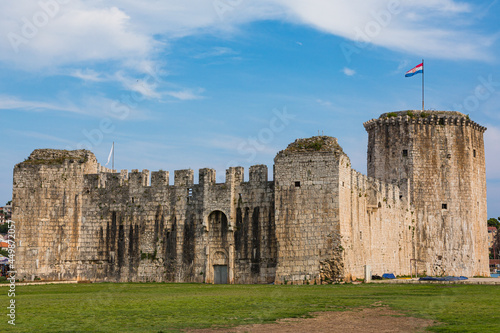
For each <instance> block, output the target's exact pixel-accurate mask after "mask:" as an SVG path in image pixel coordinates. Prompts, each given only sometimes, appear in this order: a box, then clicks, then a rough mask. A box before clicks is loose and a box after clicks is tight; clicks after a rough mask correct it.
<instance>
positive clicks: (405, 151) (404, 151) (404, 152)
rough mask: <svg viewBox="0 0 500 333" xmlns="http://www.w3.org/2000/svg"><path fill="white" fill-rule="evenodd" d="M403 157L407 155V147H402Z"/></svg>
mask: <svg viewBox="0 0 500 333" xmlns="http://www.w3.org/2000/svg"><path fill="white" fill-rule="evenodd" d="M403 157H408V149H403Z"/></svg>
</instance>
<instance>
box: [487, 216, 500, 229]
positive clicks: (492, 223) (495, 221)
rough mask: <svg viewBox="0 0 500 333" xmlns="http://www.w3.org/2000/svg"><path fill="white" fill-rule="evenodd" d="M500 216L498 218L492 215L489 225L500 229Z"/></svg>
mask: <svg viewBox="0 0 500 333" xmlns="http://www.w3.org/2000/svg"><path fill="white" fill-rule="evenodd" d="M499 220H500V217H499V218H498V219H496V218H494V217H492V218H490V219H488V227H496V228H497V229H500V221H499Z"/></svg>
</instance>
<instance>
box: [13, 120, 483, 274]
mask: <svg viewBox="0 0 500 333" xmlns="http://www.w3.org/2000/svg"><path fill="white" fill-rule="evenodd" d="M364 127H365V129H366V130H367V132H368V154H367V165H368V168H367V170H368V176H365V175H363V174H361V173H359V172H357V171H355V170H354V169H352V168H351V162H350V160H349V157H348V156H347V155H346V154H345V153H344V152H343V150H342V148H341V146H340V145H339V144H338V142H337V139H335V138H332V137H326V136H318V137H312V138H309V139H298V140H296V141H295V142H293V143H291V144H290V145H289V146H288V147H287V148H286V149H285V150H283V151H280V152H279V153H278V154H277V156H276V158H275V160H274V163H275V164H274V180H273V181H269V180H268V169H267V167H266V166H264V165H256V166H252V167H250V170H249V179H248V180H245V179H244V170H243V168H241V167H234V168H229V169H228V170H227V171H226V181H225V183H221V184H218V183H216V182H215V179H216V177H215V170H213V169H201V170H200V171H199V181H198V184H195V182H194V172H193V170H178V171H175V174H174V182H173V185H170V181H169V172H167V171H157V172H152V173H151V175H150V173H149V171H148V170H143V171H142V172H139V171H137V170H132V172H131V173H128V172H127V170H122V171H121V172H120V173H116V172H113V170H109V169H105V168H103V167H102V166H100V165H99V164H98V163H97V160H96V158H95V156H94V154H93V153H91V152H90V151H86V150H76V151H62V150H51V149H37V150H35V151H34V152H33V153H32V154H31V155H30V156H29V158H28V159H26V160H25V161H24V162H22V163H19V164H17V165H16V166H15V168H14V183H13V207H14V215H13V220H14V221H16V237H17V251H16V257H17V272H18V276H20V277H21V278H25V279H27V280H33V279H42V280H90V281H171V282H205V283H273V282H274V283H276V284H286V283H288V284H290V283H293V284H307V283H309V284H314V283H318V284H319V283H332V282H337V281H342V280H347V281H349V280H353V279H356V278H363V276H364V268H365V265H368V266H370V268H371V272H372V273H373V274H379V275H381V274H383V273H394V274H396V275H410V274H411V273H413V274H414V273H415V271H418V273H420V274H428V275H434V276H441V275H464V276H469V277H470V276H477V275H479V276H487V275H489V269H488V245H487V226H486V220H487V217H486V179H485V152H484V142H483V133H484V131H485V130H486V128H484V127H482V126H480V125H478V124H477V123H475V122H473V121H471V120H470V119H469V118H468V116H465V115H464V114H461V113H459V112H449V111H425V112H420V111H401V112H392V113H386V114H382V115H381V116H380V117H379V118H378V119H373V120H370V121H368V122H366V123H364Z"/></svg>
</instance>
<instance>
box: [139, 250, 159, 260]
mask: <svg viewBox="0 0 500 333" xmlns="http://www.w3.org/2000/svg"><path fill="white" fill-rule="evenodd" d="M145 259H148V260H156V250H155V252H154V253H144V252H141V260H145Z"/></svg>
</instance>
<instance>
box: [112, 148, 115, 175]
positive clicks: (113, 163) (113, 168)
mask: <svg viewBox="0 0 500 333" xmlns="http://www.w3.org/2000/svg"><path fill="white" fill-rule="evenodd" d="M111 149H112V150H113V162H112V164H111V170H113V172H114V170H115V142H114V141H113V147H112V148H111Z"/></svg>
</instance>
